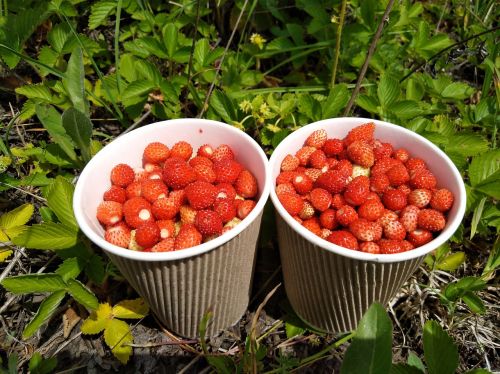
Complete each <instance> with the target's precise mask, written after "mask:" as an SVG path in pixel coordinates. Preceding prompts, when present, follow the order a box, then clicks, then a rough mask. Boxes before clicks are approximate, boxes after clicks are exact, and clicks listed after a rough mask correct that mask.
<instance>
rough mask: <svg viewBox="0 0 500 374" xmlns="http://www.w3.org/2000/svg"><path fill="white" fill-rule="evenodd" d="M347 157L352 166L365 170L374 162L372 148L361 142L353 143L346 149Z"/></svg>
mask: <svg viewBox="0 0 500 374" xmlns="http://www.w3.org/2000/svg"><path fill="white" fill-rule="evenodd" d="M347 157H348V158H349V160H351V161H352V162H353V163H354V164H357V165H361V166H363V167H367V168H369V167H371V166H373V164H374V162H375V155H374V154H373V148H372V146H371V145H370V144H368V143H367V142H365V141H362V140H360V141H355V142H353V143H351V144H350V145H349V146H348V147H347Z"/></svg>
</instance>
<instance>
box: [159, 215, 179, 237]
mask: <svg viewBox="0 0 500 374" xmlns="http://www.w3.org/2000/svg"><path fill="white" fill-rule="evenodd" d="M156 224H157V225H158V228H159V229H160V238H161V239H167V238H173V237H174V236H175V222H174V221H173V220H171V219H163V220H159V221H156Z"/></svg>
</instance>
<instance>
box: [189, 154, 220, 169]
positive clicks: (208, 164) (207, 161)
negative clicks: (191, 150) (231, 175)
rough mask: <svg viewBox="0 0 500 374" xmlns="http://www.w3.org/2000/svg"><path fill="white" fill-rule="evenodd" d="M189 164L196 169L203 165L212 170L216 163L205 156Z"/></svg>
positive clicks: (192, 160)
mask: <svg viewBox="0 0 500 374" xmlns="http://www.w3.org/2000/svg"><path fill="white" fill-rule="evenodd" d="M188 164H189V166H191V167H192V168H194V167H195V166H197V165H203V166H206V167H210V168H211V167H213V166H214V163H213V162H212V161H211V160H210V159H209V158H208V157H204V156H195V157H193V158H192V159H191V160H189V161H188Z"/></svg>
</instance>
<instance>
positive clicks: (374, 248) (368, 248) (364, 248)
mask: <svg viewBox="0 0 500 374" xmlns="http://www.w3.org/2000/svg"><path fill="white" fill-rule="evenodd" d="M359 250H360V251H361V252H365V253H372V254H375V255H377V254H380V247H379V246H378V244H377V243H374V242H363V243H361V244H360V245H359Z"/></svg>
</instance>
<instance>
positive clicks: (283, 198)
mask: <svg viewBox="0 0 500 374" xmlns="http://www.w3.org/2000/svg"><path fill="white" fill-rule="evenodd" d="M278 199H279V201H280V202H281V205H283V208H285V210H286V211H287V212H288V213H290V215H292V216H296V215H298V214H299V213H300V212H301V210H302V208H303V207H304V201H303V200H302V199H301V198H300V196H299V195H298V194H296V193H290V192H284V193H282V194H280V195H278Z"/></svg>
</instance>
